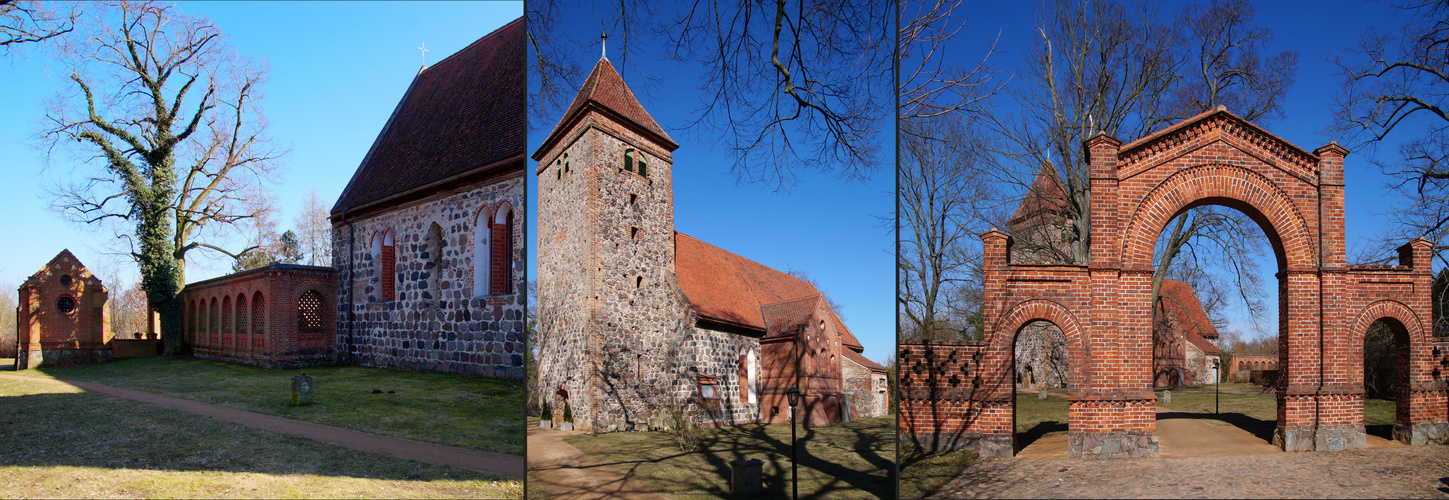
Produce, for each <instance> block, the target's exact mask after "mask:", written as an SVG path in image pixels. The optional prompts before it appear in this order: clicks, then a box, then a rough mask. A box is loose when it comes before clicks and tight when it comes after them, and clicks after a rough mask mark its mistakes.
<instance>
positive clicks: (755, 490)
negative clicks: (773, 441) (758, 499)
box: [730, 458, 765, 496]
mask: <svg viewBox="0 0 1449 500" xmlns="http://www.w3.org/2000/svg"><path fill="white" fill-rule="evenodd" d="M764 463H765V461H763V460H760V459H758V458H751V459H749V460H739V459H735V460H730V494H732V495H734V496H745V495H756V494H759V493H760V491H763V490H764V489H765V476H764V472H763V470H764V467H763V464H764Z"/></svg>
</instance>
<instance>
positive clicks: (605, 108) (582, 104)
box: [533, 58, 679, 160]
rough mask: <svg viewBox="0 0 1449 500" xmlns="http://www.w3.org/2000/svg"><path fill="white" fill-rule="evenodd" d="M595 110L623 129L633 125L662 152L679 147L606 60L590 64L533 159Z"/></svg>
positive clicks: (548, 149)
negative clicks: (662, 149) (582, 117)
mask: <svg viewBox="0 0 1449 500" xmlns="http://www.w3.org/2000/svg"><path fill="white" fill-rule="evenodd" d="M591 109H592V110H596V111H598V112H600V113H603V114H605V115H606V116H608V117H609V118H611V119H613V120H614V121H617V122H620V123H622V124H624V125H626V126H628V125H633V126H634V127H635V129H636V130H637V131H639V132H642V134H643V135H645V136H646V137H647V136H650V135H653V136H654V137H653V139H655V140H657V141H659V142H660V143H661V144H662V145H663V146H664V147H665V149H668V150H670V151H673V150H674V149H675V148H677V147H679V145H678V144H677V143H675V142H674V140H673V139H670V138H669V134H666V133H664V128H663V127H660V126H659V123H657V122H655V121H654V118H653V117H651V116H649V112H648V111H645V110H644V106H643V105H642V104H639V99H637V98H635V97H634V91H632V90H629V86H628V85H625V84H624V77H621V76H619V72H618V71H616V70H615V69H614V65H613V64H612V63H610V62H609V60H608V59H607V58H601V59H599V62H598V63H596V64H594V70H593V71H592V72H590V73H589V78H588V79H587V80H584V86H583V87H581V88H579V93H578V95H575V96H574V102H573V103H572V104H569V108H568V110H567V111H565V112H564V114H563V117H562V118H560V119H559V121H558V124H556V125H554V128H553V131H552V132H549V135H548V138H546V139H544V141H543V143H542V146H540V147H539V148H538V150H537V151H535V152H534V153H533V159H535V160H541V159H542V158H543V154H544V153H545V152H547V151H550V150H552V149H553V145H554V143H556V142H557V141H558V140H559V139H561V137H560V135H561V134H563V133H565V132H567V131H568V129H569V128H570V127H572V124H573V122H574V121H575V120H576V119H578V118H579V117H580V116H582V115H583V114H584V113H586V112H588V111H589V110H591Z"/></svg>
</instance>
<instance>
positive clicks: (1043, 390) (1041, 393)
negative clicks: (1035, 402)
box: [1036, 387, 1047, 400]
mask: <svg viewBox="0 0 1449 500" xmlns="http://www.w3.org/2000/svg"><path fill="white" fill-rule="evenodd" d="M1036 397H1037V399H1041V400H1046V398H1047V392H1046V388H1045V387H1043V388H1041V389H1039V390H1037V391H1036Z"/></svg>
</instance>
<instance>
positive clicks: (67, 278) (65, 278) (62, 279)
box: [60, 274, 70, 286]
mask: <svg viewBox="0 0 1449 500" xmlns="http://www.w3.org/2000/svg"><path fill="white" fill-rule="evenodd" d="M60 284H61V286H70V275H69V274H67V275H64V276H61V277H60Z"/></svg>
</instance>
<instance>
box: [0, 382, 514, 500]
mask: <svg viewBox="0 0 1449 500" xmlns="http://www.w3.org/2000/svg"><path fill="white" fill-rule="evenodd" d="M0 443H3V446H0V497H5V498H19V497H32V498H33V497H42V498H82V497H85V498H95V497H130V498H137V497H145V498H218V497H228V498H364V497H365V498H455V497H463V498H521V497H522V496H523V483H522V481H519V480H516V479H509V478H498V477H493V476H487V475H483V474H478V473H475V472H472V471H467V470H463V469H457V468H453V467H447V466H439V465H430V464H425V463H421V462H413V461H408V460H402V459H398V458H393V457H389V456H385V455H376V454H371V453H365V452H360V451H355V450H350V449H347V448H342V447H339V446H332V445H327V444H322V443H317V442H315V441H311V440H308V439H303V438H295V437H290V436H286V435H282V434H276V433H271V432H266V431H259V430H255V429H250V428H247V427H242V426H239V425H234V424H230V423H227V422H221V421H217V420H213V419H210V418H205V417H198V416H195V415H190V414H187V413H182V412H179V411H175V410H169V409H166V408H162V407H159V406H155V405H150V404H146V403H140V402H135V401H130V400H127V399H123V398H117V397H113V396H108V395H105V394H98V393H90V392H84V391H81V390H79V389H75V388H72V387H66V386H61V385H56V384H51V383H46V382H39V381H36V382H30V381H23V380H11V379H0Z"/></svg>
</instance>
